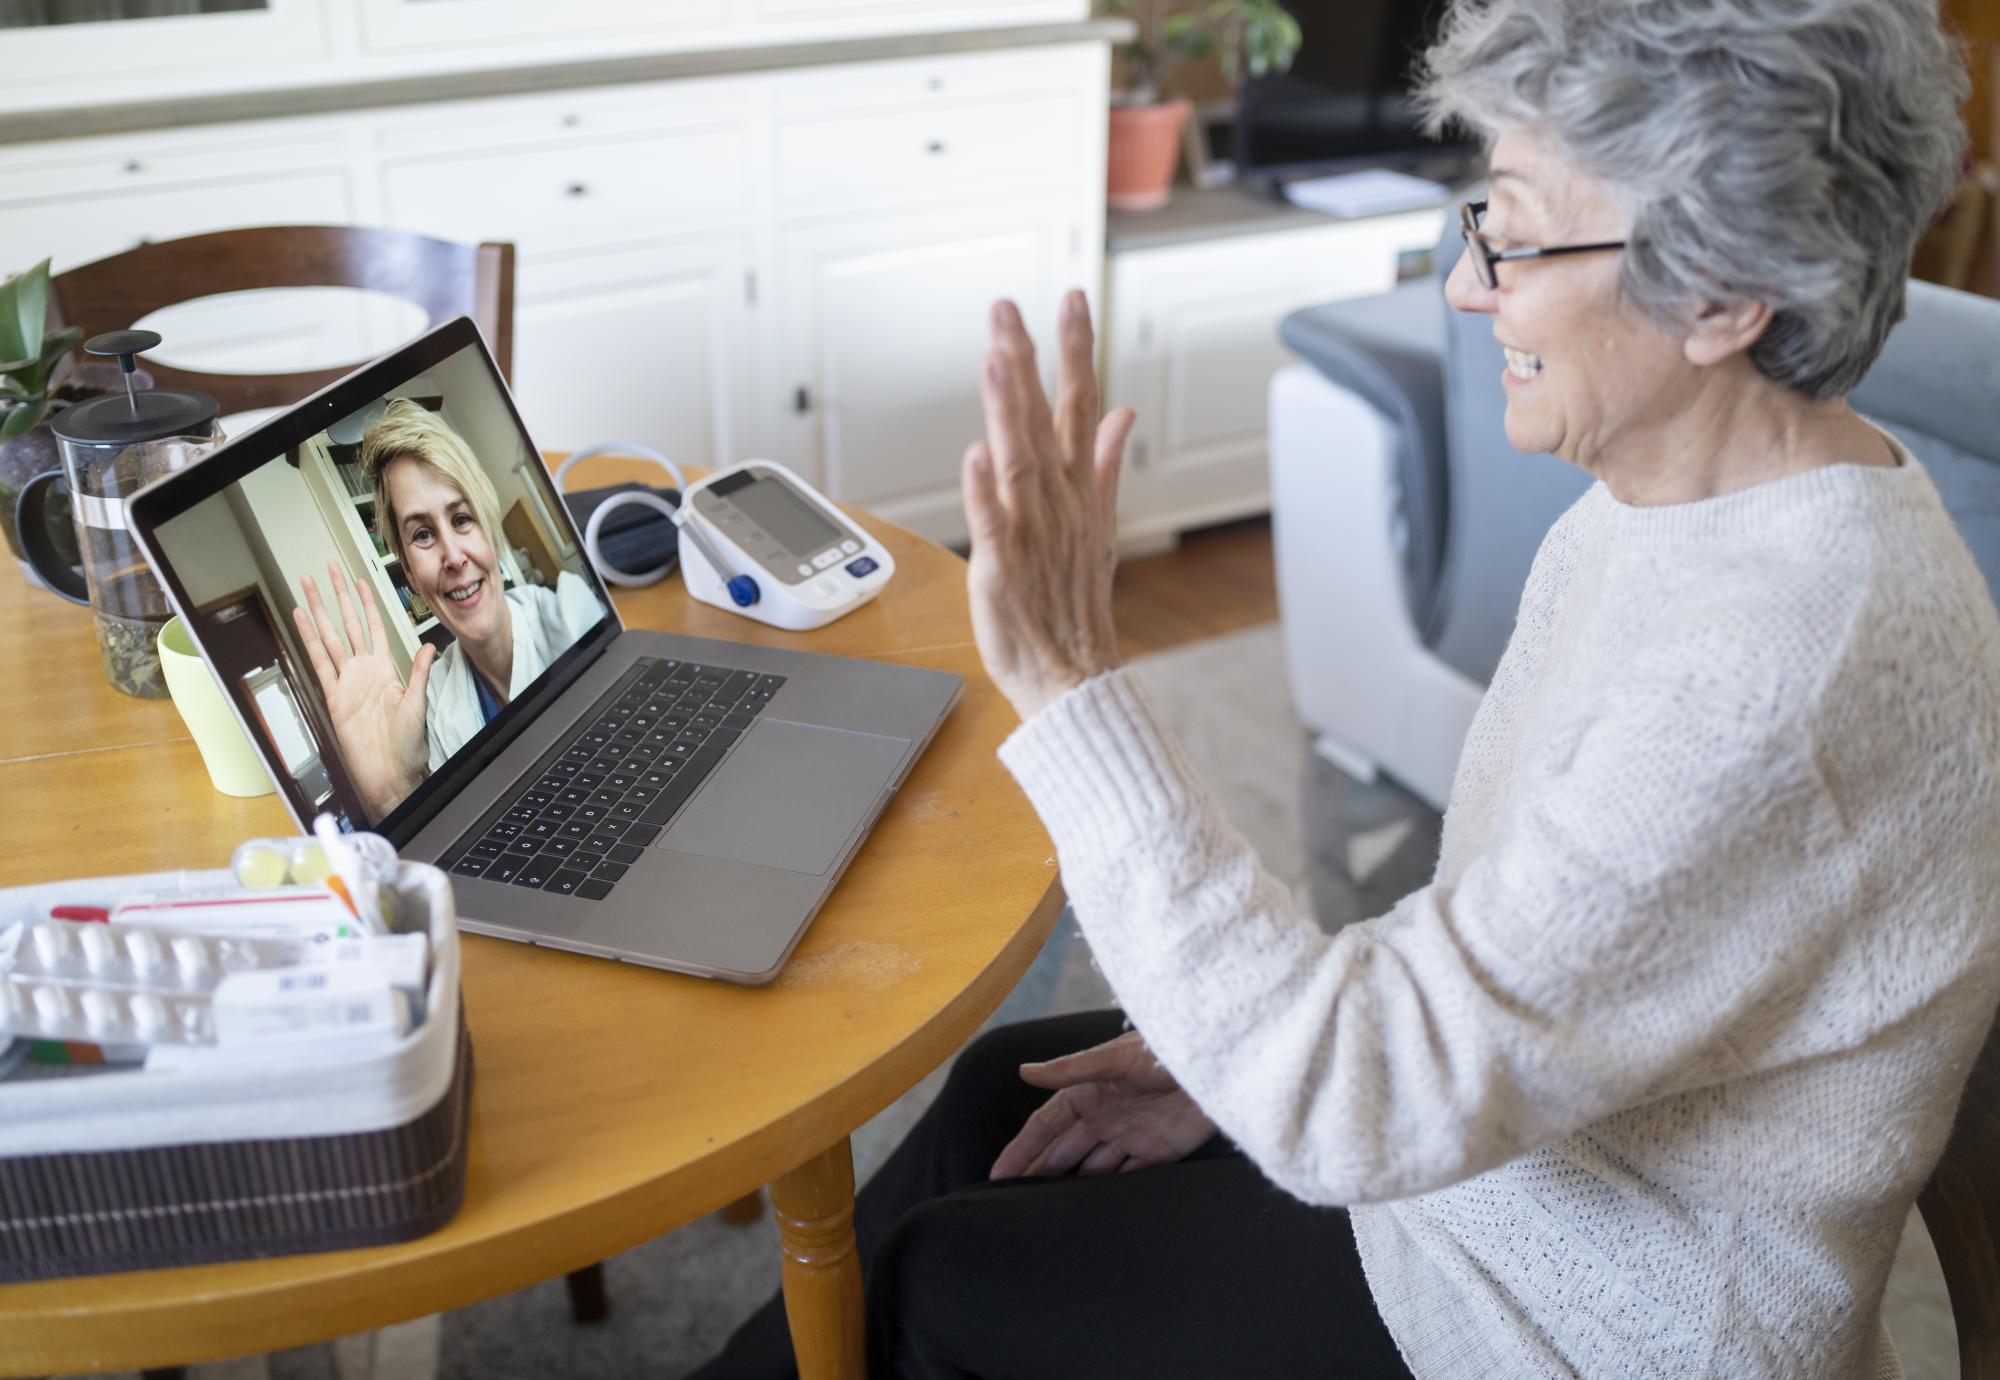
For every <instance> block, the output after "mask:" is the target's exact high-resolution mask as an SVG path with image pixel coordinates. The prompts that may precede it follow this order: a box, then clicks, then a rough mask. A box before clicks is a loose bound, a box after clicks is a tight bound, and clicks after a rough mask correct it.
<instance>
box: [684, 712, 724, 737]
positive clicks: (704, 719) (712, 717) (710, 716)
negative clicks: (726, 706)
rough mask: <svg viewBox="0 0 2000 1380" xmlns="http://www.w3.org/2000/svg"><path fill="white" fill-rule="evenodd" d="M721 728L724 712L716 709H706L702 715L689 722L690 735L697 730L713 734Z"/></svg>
mask: <svg viewBox="0 0 2000 1380" xmlns="http://www.w3.org/2000/svg"><path fill="white" fill-rule="evenodd" d="M721 727H722V711H720V710H716V709H704V710H702V712H701V713H699V714H697V715H695V716H694V717H693V718H692V719H689V720H688V731H689V732H690V733H692V732H693V731H694V730H696V729H700V730H701V731H702V732H704V733H712V732H714V731H715V730H716V729H718V728H721Z"/></svg>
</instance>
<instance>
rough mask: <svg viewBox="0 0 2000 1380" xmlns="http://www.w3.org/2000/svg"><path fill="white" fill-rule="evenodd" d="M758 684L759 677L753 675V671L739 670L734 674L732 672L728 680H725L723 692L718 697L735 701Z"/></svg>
mask: <svg viewBox="0 0 2000 1380" xmlns="http://www.w3.org/2000/svg"><path fill="white" fill-rule="evenodd" d="M756 684H757V677H756V676H755V675H753V674H752V673H751V672H749V671H737V672H735V673H734V674H732V675H731V676H730V677H729V679H728V680H726V681H724V682H723V685H722V693H721V694H720V695H718V696H717V698H718V699H725V700H730V701H732V702H733V701H735V700H738V699H741V698H742V697H743V695H744V694H745V693H746V692H747V691H749V690H750V689H752V688H753V687H754V686H755V685H756Z"/></svg>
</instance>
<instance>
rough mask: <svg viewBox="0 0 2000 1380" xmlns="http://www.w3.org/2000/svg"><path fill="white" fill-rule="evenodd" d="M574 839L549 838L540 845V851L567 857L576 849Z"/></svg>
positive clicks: (554, 855)
mask: <svg viewBox="0 0 2000 1380" xmlns="http://www.w3.org/2000/svg"><path fill="white" fill-rule="evenodd" d="M576 842H577V841H576V840H575V839H550V840H549V841H548V842H547V843H545V844H543V845H542V851H543V852H544V853H547V854H549V855H551V856H553V857H558V858H567V857H568V856H569V855H570V854H571V853H573V852H575V851H576Z"/></svg>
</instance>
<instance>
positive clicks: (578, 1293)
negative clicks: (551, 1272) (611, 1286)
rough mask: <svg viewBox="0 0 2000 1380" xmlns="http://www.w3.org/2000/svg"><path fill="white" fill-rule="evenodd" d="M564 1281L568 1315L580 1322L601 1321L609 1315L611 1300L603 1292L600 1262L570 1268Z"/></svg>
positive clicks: (602, 1272) (602, 1270)
mask: <svg viewBox="0 0 2000 1380" xmlns="http://www.w3.org/2000/svg"><path fill="white" fill-rule="evenodd" d="M564 1282H565V1283H566V1284H568V1285H569V1315H570V1317H571V1318H573V1319H575V1320H576V1321H577V1322H580V1323H594V1322H603V1321H604V1320H605V1319H606V1318H608V1317H610V1316H611V1300H610V1298H609V1297H608V1296H607V1295H606V1294H605V1292H604V1266H603V1264H602V1263H599V1264H596V1265H586V1266H584V1267H583V1268H582V1269H581V1270H571V1271H570V1272H569V1274H568V1276H567V1277H566V1278H565V1280H564Z"/></svg>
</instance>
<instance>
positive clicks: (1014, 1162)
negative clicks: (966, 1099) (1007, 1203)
mask: <svg viewBox="0 0 2000 1380" xmlns="http://www.w3.org/2000/svg"><path fill="white" fill-rule="evenodd" d="M1021 1077H1022V1079H1023V1080H1025V1081H1026V1082H1029V1083H1032V1084H1034V1085H1035V1086H1036V1087H1038V1088H1054V1089H1056V1095H1055V1096H1054V1097H1052V1098H1050V1099H1049V1100H1048V1101H1047V1102H1045V1103H1043V1104H1042V1105H1041V1107H1040V1108H1038V1109H1037V1110H1036V1112H1035V1114H1034V1115H1033V1116H1031V1117H1029V1118H1028V1121H1027V1124H1026V1125H1024V1126H1023V1127H1022V1128H1021V1131H1020V1134H1019V1135H1017V1136H1015V1137H1014V1139H1013V1140H1011V1141H1009V1142H1008V1143H1007V1148H1006V1149H1004V1150H1002V1151H1001V1152H1000V1158H999V1159H997V1160H995V1161H994V1162H993V1169H992V1171H991V1177H993V1178H995V1179H1016V1178H1022V1177H1035V1176H1051V1177H1052V1176H1054V1175H1058V1174H1067V1173H1069V1171H1070V1170H1072V1169H1074V1170H1075V1171H1076V1172H1077V1173H1079V1174H1112V1173H1122V1172H1125V1171H1127V1170H1132V1169H1146V1168H1149V1167H1151V1166H1153V1165H1157V1164H1172V1163H1174V1162H1175V1161H1177V1160H1182V1159H1185V1158H1187V1157H1188V1156H1189V1155H1191V1154H1193V1153H1194V1152H1195V1151H1196V1150H1198V1149H1199V1148H1201V1146H1202V1145H1203V1144H1204V1143H1205V1142H1206V1141H1207V1140H1208V1139H1209V1138H1210V1137H1211V1136H1213V1135H1214V1134H1215V1123H1214V1122H1212V1121H1210V1120H1209V1119H1208V1117H1207V1116H1206V1115H1205V1114H1204V1113H1203V1112H1202V1110H1201V1108H1199V1107H1197V1106H1195V1104H1194V1099H1193V1098H1191V1097H1189V1096H1188V1095H1187V1094H1186V1093H1185V1092H1183V1091H1182V1090H1181V1086H1180V1084H1178V1083H1176V1082H1175V1081H1174V1077H1173V1075H1172V1074H1170V1073H1168V1072H1167V1071H1166V1070H1165V1069H1163V1068H1161V1067H1160V1065H1159V1061H1157V1060H1156V1059H1154V1058H1153V1052H1152V1051H1151V1050H1149V1049H1147V1048H1146V1042H1145V1041H1144V1040H1142V1039H1140V1038H1139V1032H1138V1031H1136V1030H1130V1031H1127V1032H1126V1033H1125V1034H1123V1035H1120V1036H1119V1037H1118V1038H1117V1039H1115V1040H1107V1041H1106V1042H1105V1043H1103V1044H1101V1045H1096V1046H1094V1047H1092V1048H1090V1049H1086V1050H1082V1051H1080V1052H1078V1053H1076V1054H1066V1055H1064V1056H1063V1057H1062V1058H1060V1059H1051V1060H1049V1061H1048V1062H1047V1063H1045V1064H1023V1065H1021Z"/></svg>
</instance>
